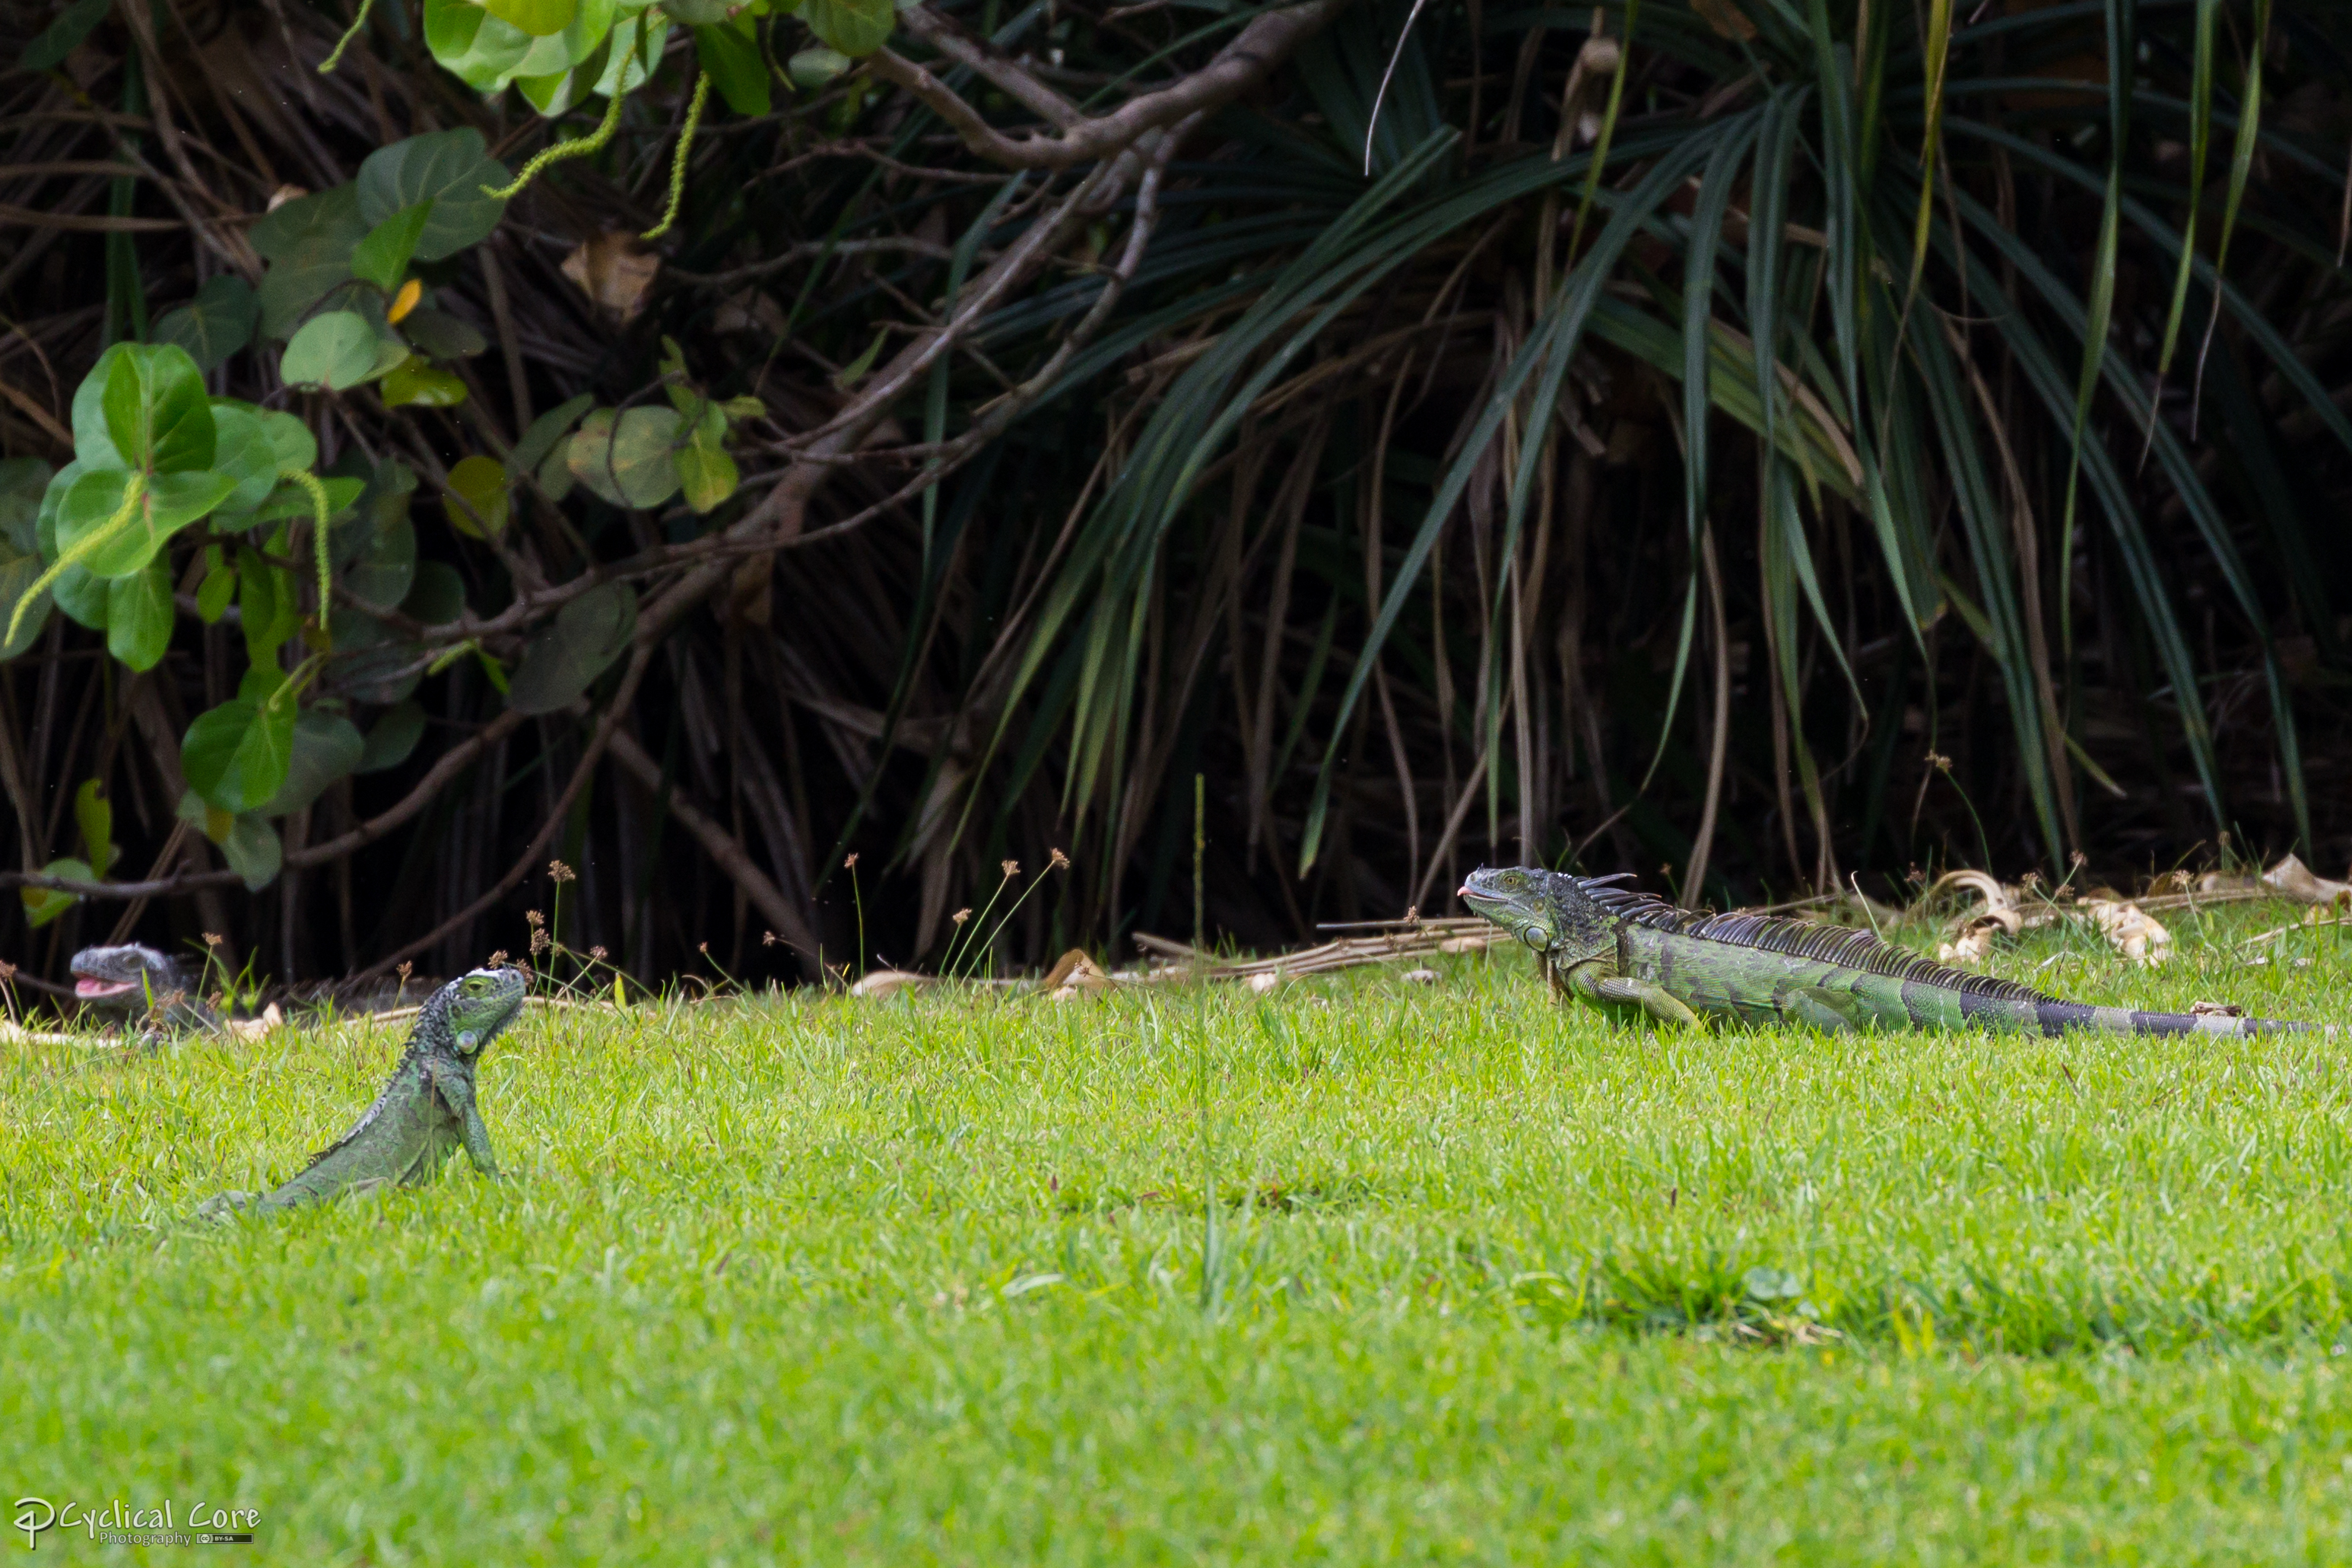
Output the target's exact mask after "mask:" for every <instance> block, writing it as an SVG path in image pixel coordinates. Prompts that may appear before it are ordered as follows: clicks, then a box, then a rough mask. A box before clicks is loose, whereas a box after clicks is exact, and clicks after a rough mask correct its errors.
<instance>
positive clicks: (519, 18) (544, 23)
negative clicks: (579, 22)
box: [482, 0, 580, 38]
mask: <svg viewBox="0 0 2352 1568" xmlns="http://www.w3.org/2000/svg"><path fill="white" fill-rule="evenodd" d="M482 9H483V10H485V11H488V13H489V14H490V15H491V16H496V17H497V18H498V19H499V21H501V22H504V23H506V24H507V25H508V26H511V27H513V28H515V29H516V30H517V31H519V32H524V33H528V34H530V36H531V37H534V38H543V37H547V36H548V35H549V34H550V33H560V32H562V31H563V29H564V28H566V27H568V26H572V17H573V16H577V15H578V14H579V11H580V0H482Z"/></svg>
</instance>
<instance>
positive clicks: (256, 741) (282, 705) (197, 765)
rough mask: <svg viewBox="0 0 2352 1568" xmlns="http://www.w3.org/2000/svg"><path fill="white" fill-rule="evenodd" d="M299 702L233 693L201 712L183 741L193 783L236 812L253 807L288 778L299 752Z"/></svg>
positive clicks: (184, 761)
mask: <svg viewBox="0 0 2352 1568" xmlns="http://www.w3.org/2000/svg"><path fill="white" fill-rule="evenodd" d="M294 716H295V704H294V700H293V699H292V698H290V697H289V696H286V695H285V694H284V693H282V692H281V693H279V694H278V695H277V696H274V697H272V698H269V699H267V700H255V699H253V698H250V697H232V698H230V699H229V700H227V701H226V702H224V703H222V704H221V705H220V706H219V707H217V708H215V709H213V710H210V711H208V712H204V713H199V714H197V715H196V719H195V722H194V723H192V724H190V725H189V726H188V733H187V738H186V739H185V740H184V741H182V742H180V766H181V769H182V771H183V772H184V773H186V774H187V777H188V786H189V787H190V788H191V789H193V790H194V791H195V792H196V793H197V794H198V795H202V796H204V798H205V802H206V803H207V804H208V805H215V806H218V807H219V808H220V809H221V810H223V811H226V812H229V813H231V814H240V813H244V812H248V811H254V810H257V809H258V808H259V807H260V805H262V803H263V802H265V801H267V800H268V799H269V797H270V796H272V795H276V794H277V793H278V789H279V788H280V787H281V786H282V785H283V784H285V783H286V771H287V768H288V766H289V763H291V761H292V758H293V753H294Z"/></svg>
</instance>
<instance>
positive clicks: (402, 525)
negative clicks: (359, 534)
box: [336, 517, 416, 610]
mask: <svg viewBox="0 0 2352 1568" xmlns="http://www.w3.org/2000/svg"><path fill="white" fill-rule="evenodd" d="M336 553H337V554H338V555H340V554H341V551H340V550H338V551H337V552H336ZM415 580H416V530H415V527H413V526H412V525H411V524H410V522H409V521H408V519H406V518H405V517H395V518H392V519H390V520H388V521H382V522H379V523H377V524H376V525H375V526H374V527H373V529H371V530H369V533H368V538H367V541H366V545H365V548H364V549H362V551H361V552H360V553H359V555H358V556H357V557H356V558H354V559H353V560H352V562H351V563H350V564H349V565H347V566H345V567H344V568H343V570H342V584H343V586H344V587H345V588H347V589H349V590H350V591H351V592H352V594H353V595H356V596H357V597H358V598H359V599H361V600H362V602H364V603H367V604H370V605H375V606H376V607H377V608H378V609H384V610H389V609H392V608H394V607H395V606H397V605H399V603H400V602H401V600H403V599H404V598H406V597H407V596H408V589H409V584H412V583H414V582H415Z"/></svg>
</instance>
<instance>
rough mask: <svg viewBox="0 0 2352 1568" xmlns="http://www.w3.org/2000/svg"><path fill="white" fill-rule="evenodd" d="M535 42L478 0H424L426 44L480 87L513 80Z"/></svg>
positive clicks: (435, 55) (460, 75)
mask: <svg viewBox="0 0 2352 1568" xmlns="http://www.w3.org/2000/svg"><path fill="white" fill-rule="evenodd" d="M532 42H533V40H532V38H531V36H530V34H529V33H526V32H524V31H523V30H522V29H521V28H520V27H518V26H515V25H514V24H513V23H511V22H502V21H500V20H499V18H497V17H496V16H491V15H490V14H489V13H488V11H486V10H484V9H483V8H482V7H481V6H480V5H477V4H475V0H425V47H426V48H428V49H430V50H432V51H433V58H434V59H435V60H436V62H438V63H439V65H440V67H441V68H442V69H443V70H446V71H447V72H449V73H450V74H451V75H452V76H455V77H456V78H457V79H459V80H460V81H462V82H464V83H465V84H466V85H467V87H470V88H472V89H474V90H475V91H476V92H497V91H499V90H500V89H503V88H504V87H505V86H506V85H507V83H508V82H509V81H511V80H513V79H514V78H515V76H516V74H517V71H518V68H520V66H521V65H522V63H523V61H524V60H525V59H526V58H528V57H529V56H530V48H531V44H532ZM495 183H496V184H505V182H504V181H503V180H500V181H497V182H495Z"/></svg>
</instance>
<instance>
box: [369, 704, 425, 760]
mask: <svg viewBox="0 0 2352 1568" xmlns="http://www.w3.org/2000/svg"><path fill="white" fill-rule="evenodd" d="M424 738H425V710H424V709H423V708H421V707H419V706H418V705H417V704H416V703H415V702H403V703H400V704H398V705H396V706H394V707H393V708H391V709H389V710H386V711H385V713H384V715H383V718H381V719H378V720H377V721H375V727H374V728H373V729H372V730H370V731H368V732H367V744H366V746H365V747H364V748H363V749H362V751H361V752H360V761H359V765H358V766H357V767H356V768H354V769H352V772H354V773H382V772H383V770H384V769H386V768H396V767H398V766H400V764H401V763H404V762H406V761H407V760H408V754H409V753H410V752H414V751H415V750H416V742H419V741H421V740H423V739H424Z"/></svg>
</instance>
